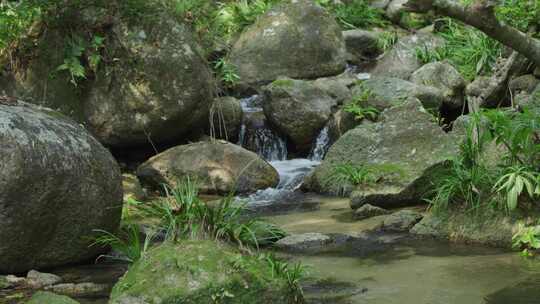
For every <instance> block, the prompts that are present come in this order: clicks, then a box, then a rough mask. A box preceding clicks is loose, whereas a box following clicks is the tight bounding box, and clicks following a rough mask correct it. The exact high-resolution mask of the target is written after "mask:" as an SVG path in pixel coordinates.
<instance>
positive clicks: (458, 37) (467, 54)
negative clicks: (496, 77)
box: [416, 18, 503, 81]
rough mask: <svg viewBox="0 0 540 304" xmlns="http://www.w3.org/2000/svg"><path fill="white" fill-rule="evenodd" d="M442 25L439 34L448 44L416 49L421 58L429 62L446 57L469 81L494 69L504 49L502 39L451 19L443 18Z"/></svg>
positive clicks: (488, 73) (424, 61)
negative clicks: (499, 40) (431, 48)
mask: <svg viewBox="0 0 540 304" xmlns="http://www.w3.org/2000/svg"><path fill="white" fill-rule="evenodd" d="M440 24H441V26H440V27H439V29H438V32H437V35H439V36H440V37H442V38H443V39H444V40H445V45H444V46H442V47H439V48H436V49H435V50H428V49H427V48H418V49H416V56H417V57H418V58H419V59H420V61H422V62H423V63H428V62H435V61H443V60H447V61H449V62H450V63H451V64H452V65H453V66H455V67H456V68H457V69H458V71H459V72H460V73H461V74H462V75H463V77H465V78H466V79H467V80H469V81H471V80H473V79H474V78H475V77H476V76H480V75H490V74H491V73H492V72H493V69H494V67H495V64H496V62H497V59H498V58H500V57H501V55H502V51H503V47H502V45H501V44H500V43H499V42H497V41H495V40H493V39H492V38H489V37H488V36H487V35H486V34H484V33H482V32H481V31H479V30H476V29H474V28H472V27H470V26H466V25H463V24H462V23H460V22H457V21H454V20H452V19H450V18H445V19H442V20H441V21H440Z"/></svg>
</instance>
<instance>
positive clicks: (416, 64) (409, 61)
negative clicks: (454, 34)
mask: <svg viewBox="0 0 540 304" xmlns="http://www.w3.org/2000/svg"><path fill="white" fill-rule="evenodd" d="M399 1H401V0H399ZM443 45H444V40H443V39H442V38H440V37H437V36H435V35H434V34H432V33H429V32H418V33H416V34H413V35H410V36H405V37H402V38H400V39H399V40H398V42H397V43H396V44H395V45H394V47H393V48H392V49H391V50H389V51H388V52H386V53H385V54H384V55H383V56H382V57H381V58H380V59H379V61H378V62H377V65H376V66H375V68H374V69H373V71H372V74H373V75H376V76H387V77H396V78H401V79H405V80H407V79H409V77H410V76H411V75H412V73H414V71H416V70H418V69H419V68H420V67H421V66H422V62H421V61H420V59H419V58H418V56H417V53H418V52H419V51H423V52H432V51H434V50H435V49H436V48H438V47H440V46H443Z"/></svg>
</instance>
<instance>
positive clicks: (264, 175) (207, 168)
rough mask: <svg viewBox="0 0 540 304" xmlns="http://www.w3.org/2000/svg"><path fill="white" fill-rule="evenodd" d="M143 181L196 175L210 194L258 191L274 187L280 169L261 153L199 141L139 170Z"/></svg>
mask: <svg viewBox="0 0 540 304" xmlns="http://www.w3.org/2000/svg"><path fill="white" fill-rule="evenodd" d="M137 175H138V176H139V179H140V180H141V182H142V183H143V184H147V185H149V186H152V187H161V185H162V184H163V183H165V184H169V185H175V184H176V183H177V182H178V181H181V180H182V179H183V178H185V177H188V176H190V177H193V178H196V179H197V181H198V183H199V186H200V191H201V192H202V193H208V194H215V193H217V194H227V193H229V192H231V191H235V192H236V193H249V192H255V191H257V190H259V189H266V188H269V187H274V186H276V185H277V184H278V182H279V175H278V173H277V171H276V170H275V169H274V168H273V167H272V166H271V165H270V164H269V163H267V162H266V161H265V160H263V159H262V158H260V157H259V156H258V155H257V154H255V153H253V152H251V151H248V150H246V149H244V148H242V147H240V146H237V145H234V144H231V143H229V142H226V141H208V142H198V143H193V144H188V145H182V146H177V147H174V148H171V149H169V150H166V151H165V152H162V153H160V154H158V155H156V156H154V157H152V158H150V159H149V160H148V161H146V162H145V163H143V164H142V165H140V166H139V168H138V169H137Z"/></svg>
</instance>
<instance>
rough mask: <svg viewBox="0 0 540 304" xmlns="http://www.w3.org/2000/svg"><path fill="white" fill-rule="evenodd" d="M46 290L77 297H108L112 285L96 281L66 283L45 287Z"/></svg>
mask: <svg viewBox="0 0 540 304" xmlns="http://www.w3.org/2000/svg"><path fill="white" fill-rule="evenodd" d="M45 290H47V291H51V292H54V293H57V294H61V295H66V296H70V297H76V298H89V297H90V298H91V297H106V296H108V295H109V293H110V286H109V285H107V284H96V283H77V284H74V283H65V284H57V285H53V286H48V287H45Z"/></svg>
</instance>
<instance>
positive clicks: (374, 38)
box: [343, 29, 383, 62]
mask: <svg viewBox="0 0 540 304" xmlns="http://www.w3.org/2000/svg"><path fill="white" fill-rule="evenodd" d="M343 38H344V39H345V46H346V47H347V52H348V53H349V54H350V55H351V57H352V59H353V60H352V61H353V62H362V61H363V60H366V59H372V58H375V57H377V56H379V55H380V54H381V53H382V52H383V50H381V48H380V47H379V33H377V32H374V31H367V30H360V29H354V30H348V31H344V32H343Z"/></svg>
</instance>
